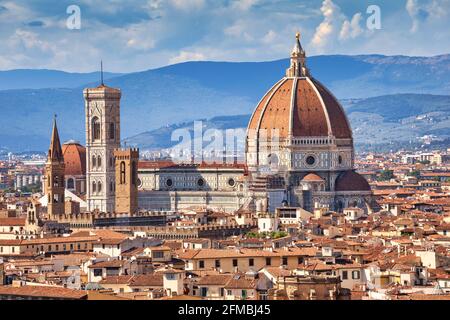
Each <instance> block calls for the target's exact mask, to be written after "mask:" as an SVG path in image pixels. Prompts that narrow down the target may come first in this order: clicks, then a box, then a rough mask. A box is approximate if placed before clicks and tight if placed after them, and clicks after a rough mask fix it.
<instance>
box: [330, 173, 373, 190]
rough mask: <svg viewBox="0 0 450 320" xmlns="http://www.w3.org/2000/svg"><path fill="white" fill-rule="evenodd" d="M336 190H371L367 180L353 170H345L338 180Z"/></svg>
mask: <svg viewBox="0 0 450 320" xmlns="http://www.w3.org/2000/svg"><path fill="white" fill-rule="evenodd" d="M335 190H336V191H370V190H371V188H370V185H369V183H368V182H367V180H366V179H365V178H364V177H363V176H361V175H360V174H359V173H356V172H355V171H353V170H349V171H345V172H343V173H342V174H341V175H340V176H339V177H338V178H337V180H336V186H335Z"/></svg>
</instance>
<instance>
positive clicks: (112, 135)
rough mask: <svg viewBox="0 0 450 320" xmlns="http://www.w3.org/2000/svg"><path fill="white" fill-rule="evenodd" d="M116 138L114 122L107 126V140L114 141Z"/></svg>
mask: <svg viewBox="0 0 450 320" xmlns="http://www.w3.org/2000/svg"><path fill="white" fill-rule="evenodd" d="M115 138H116V126H115V124H114V122H111V123H110V124H109V139H111V140H114V139H115Z"/></svg>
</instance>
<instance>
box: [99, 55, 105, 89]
mask: <svg viewBox="0 0 450 320" xmlns="http://www.w3.org/2000/svg"><path fill="white" fill-rule="evenodd" d="M100 75H101V81H102V83H101V85H102V86H104V85H105V83H104V82H103V60H100Z"/></svg>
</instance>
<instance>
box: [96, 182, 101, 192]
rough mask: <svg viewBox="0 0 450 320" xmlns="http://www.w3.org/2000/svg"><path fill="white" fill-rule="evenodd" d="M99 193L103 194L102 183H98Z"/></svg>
mask: <svg viewBox="0 0 450 320" xmlns="http://www.w3.org/2000/svg"><path fill="white" fill-rule="evenodd" d="M97 191H98V192H99V193H100V192H102V183H101V182H100V181H99V182H98V183H97Z"/></svg>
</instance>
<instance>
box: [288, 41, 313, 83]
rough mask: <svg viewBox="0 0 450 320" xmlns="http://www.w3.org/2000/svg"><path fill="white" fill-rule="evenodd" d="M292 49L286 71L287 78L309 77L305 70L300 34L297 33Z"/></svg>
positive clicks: (304, 55)
mask: <svg viewBox="0 0 450 320" xmlns="http://www.w3.org/2000/svg"><path fill="white" fill-rule="evenodd" d="M295 38H296V42H295V46H294V49H293V50H292V52H291V66H290V67H289V69H287V71H286V76H287V77H306V76H308V75H309V72H308V69H307V68H306V54H305V50H303V48H302V45H301V43H300V33H299V32H297V34H296V36H295Z"/></svg>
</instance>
